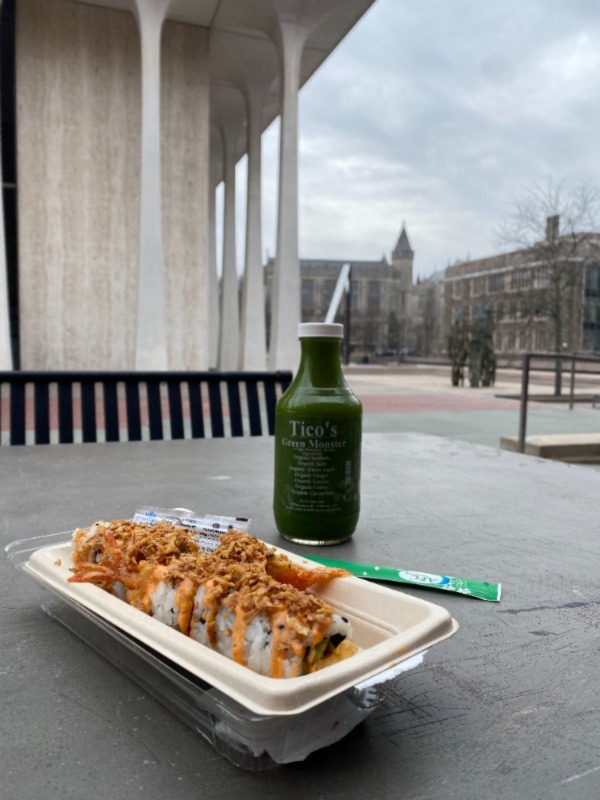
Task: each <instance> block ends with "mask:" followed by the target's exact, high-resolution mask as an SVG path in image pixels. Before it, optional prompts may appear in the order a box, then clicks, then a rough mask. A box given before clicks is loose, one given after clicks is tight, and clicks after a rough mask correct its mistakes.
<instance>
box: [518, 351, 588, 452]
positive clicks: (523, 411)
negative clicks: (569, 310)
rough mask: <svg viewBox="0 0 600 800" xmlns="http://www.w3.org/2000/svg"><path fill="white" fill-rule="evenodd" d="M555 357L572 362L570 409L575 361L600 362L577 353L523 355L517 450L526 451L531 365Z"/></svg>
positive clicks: (571, 407) (573, 388)
mask: <svg viewBox="0 0 600 800" xmlns="http://www.w3.org/2000/svg"><path fill="white" fill-rule="evenodd" d="M534 358H537V359H540V360H541V359H549V358H551V359H554V360H555V361H570V362H571V383H570V391H569V409H571V410H572V409H573V398H574V394H575V362H577V361H583V362H587V363H591V364H600V358H595V357H594V356H580V355H577V354H576V353H525V354H524V356H523V371H522V376H521V402H520V408H519V440H518V442H517V452H519V453H524V452H525V432H526V428H527V402H528V400H529V366H530V363H531V361H532V359H534Z"/></svg>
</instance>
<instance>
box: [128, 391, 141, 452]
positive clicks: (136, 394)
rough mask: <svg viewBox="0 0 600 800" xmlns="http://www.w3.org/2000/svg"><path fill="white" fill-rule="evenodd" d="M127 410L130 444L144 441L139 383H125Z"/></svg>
mask: <svg viewBox="0 0 600 800" xmlns="http://www.w3.org/2000/svg"><path fill="white" fill-rule="evenodd" d="M125 408H126V410H127V438H128V439H129V441H130V442H141V441H142V417H141V413H140V387H139V384H138V382H137V381H133V380H126V381H125Z"/></svg>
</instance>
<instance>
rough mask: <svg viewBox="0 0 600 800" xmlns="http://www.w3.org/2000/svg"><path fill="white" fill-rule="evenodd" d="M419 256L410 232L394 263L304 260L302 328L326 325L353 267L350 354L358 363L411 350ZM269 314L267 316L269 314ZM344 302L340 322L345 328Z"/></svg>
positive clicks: (269, 268)
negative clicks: (346, 271)
mask: <svg viewBox="0 0 600 800" xmlns="http://www.w3.org/2000/svg"><path fill="white" fill-rule="evenodd" d="M413 261H414V252H413V250H412V248H411V246H410V242H409V239H408V234H407V232H406V226H405V225H402V229H401V231H400V234H399V236H398V240H397V242H396V245H395V247H394V249H393V251H392V254H391V259H390V260H389V261H388V259H387V258H386V256H385V255H384V256H382V257H381V259H380V260H379V261H356V260H339V259H337V260H336V259H301V260H300V277H301V318H302V321H303V322H319V321H320V322H322V321H323V320H324V318H325V315H326V314H327V311H328V309H329V304H330V302H331V298H332V297H333V293H334V290H335V286H336V283H337V280H338V278H339V276H340V272H341V269H342V267H343V266H344V264H350V267H351V273H350V298H349V300H350V303H349V304H350V349H351V353H352V355H353V358H356V357H360V356H370V355H372V354H374V353H376V352H379V351H382V350H385V349H394V350H399V349H400V348H402V347H405V346H406V343H407V336H408V335H409V331H410V326H409V321H408V314H409V308H410V297H411V293H412V290H413ZM273 265H274V260H273V259H269V260H268V262H267V265H266V269H265V280H266V292H267V304H268V303H269V299H270V297H271V286H272V280H273ZM268 313H269V312H268V310H267V314H268ZM345 319H346V317H345V303H344V301H342V303H341V304H340V307H339V309H338V313H337V316H336V320H337V321H340V322H344V321H345Z"/></svg>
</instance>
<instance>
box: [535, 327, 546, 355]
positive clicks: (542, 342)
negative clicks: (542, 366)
mask: <svg viewBox="0 0 600 800" xmlns="http://www.w3.org/2000/svg"><path fill="white" fill-rule="evenodd" d="M535 345H536V349H537V350H545V349H546V347H547V344H546V331H545V330H543V329H542V328H539V329H538V330H537V331H536V332H535Z"/></svg>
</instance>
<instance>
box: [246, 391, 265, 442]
mask: <svg viewBox="0 0 600 800" xmlns="http://www.w3.org/2000/svg"><path fill="white" fill-rule="evenodd" d="M245 383H246V400H247V401H248V419H249V421H250V436H262V421H261V418H260V402H259V399H258V381H256V380H254V379H250V378H249V379H248V380H246V382H245Z"/></svg>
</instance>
